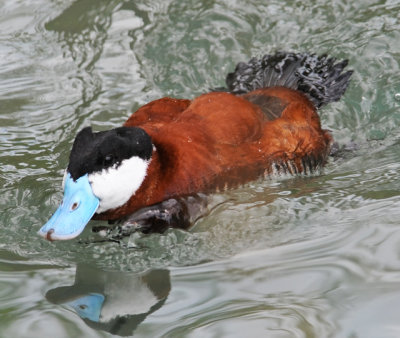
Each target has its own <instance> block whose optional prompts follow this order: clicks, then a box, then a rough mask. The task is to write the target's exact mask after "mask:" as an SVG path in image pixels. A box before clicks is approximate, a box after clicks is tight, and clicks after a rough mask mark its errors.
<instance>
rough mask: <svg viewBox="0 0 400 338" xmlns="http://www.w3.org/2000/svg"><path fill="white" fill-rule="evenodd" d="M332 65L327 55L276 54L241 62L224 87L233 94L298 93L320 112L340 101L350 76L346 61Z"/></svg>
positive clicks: (350, 71)
mask: <svg viewBox="0 0 400 338" xmlns="http://www.w3.org/2000/svg"><path fill="white" fill-rule="evenodd" d="M335 62H336V58H329V57H328V56H327V55H321V56H317V55H316V54H306V53H286V52H277V53H276V54H274V55H264V56H263V57H261V58H252V59H250V60H249V62H247V63H245V62H240V63H239V64H238V65H237V66H236V68H235V71H234V72H232V73H229V74H228V76H227V77H226V84H227V86H228V90H229V91H230V92H231V93H233V94H245V93H248V92H250V91H252V90H256V89H261V88H267V87H277V86H282V87H287V88H290V89H295V90H299V91H301V92H303V93H304V94H305V95H306V96H307V97H308V98H309V99H310V100H311V101H312V102H313V103H314V105H315V107H317V108H320V107H322V106H323V105H326V104H328V103H329V102H334V101H338V100H339V99H340V97H341V96H342V95H343V94H344V92H345V91H346V89H347V86H348V85H349V82H350V76H351V74H352V73H353V71H352V70H349V71H346V72H343V70H344V68H345V67H346V66H347V64H348V60H343V61H339V62H337V63H335Z"/></svg>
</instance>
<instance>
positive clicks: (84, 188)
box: [39, 52, 353, 241]
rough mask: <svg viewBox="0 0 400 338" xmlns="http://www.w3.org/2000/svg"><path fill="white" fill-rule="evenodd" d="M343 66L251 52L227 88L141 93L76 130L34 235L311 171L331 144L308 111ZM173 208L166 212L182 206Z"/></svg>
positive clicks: (326, 97) (337, 83) (327, 98)
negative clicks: (113, 117) (119, 117)
mask: <svg viewBox="0 0 400 338" xmlns="http://www.w3.org/2000/svg"><path fill="white" fill-rule="evenodd" d="M347 65H348V60H341V61H337V59H336V58H334V57H329V56H328V55H326V54H324V55H317V54H309V53H296V52H276V53H274V54H266V55H264V56H262V57H253V58H251V59H250V60H249V61H248V62H239V63H238V64H237V66H236V68H235V69H234V71H233V72H231V73H229V74H228V75H227V77H226V85H227V87H224V88H216V89H212V90H210V91H209V92H207V93H204V94H202V95H200V96H198V97H196V98H194V99H180V98H171V97H164V98H160V99H157V100H154V101H151V102H149V103H147V104H145V105H144V106H142V107H140V108H139V109H138V110H137V111H136V112H134V113H133V114H132V115H131V116H130V117H129V118H128V120H127V121H126V122H125V123H124V124H123V126H121V127H117V128H114V129H111V130H107V131H99V132H93V130H92V128H91V127H86V128H83V129H82V130H81V131H79V132H78V134H77V135H76V138H75V140H74V142H73V146H72V149H71V152H70V156H69V164H68V167H67V169H66V171H65V174H64V179H63V184H62V187H63V190H64V196H63V200H62V202H61V204H60V206H59V208H58V209H57V210H56V212H55V213H54V215H53V216H52V217H51V218H50V220H49V221H48V222H47V223H46V224H45V225H44V226H42V227H41V228H40V230H39V235H40V236H42V237H44V238H45V239H47V240H50V241H53V240H67V239H72V238H75V237H77V236H79V235H80V234H81V233H82V231H83V230H84V228H85V227H86V225H87V223H88V222H89V221H90V220H91V219H96V220H107V221H109V222H113V221H118V220H121V219H123V218H125V217H129V215H132V214H135V213H137V212H140V210H147V213H149V212H148V210H150V211H151V212H150V214H151V217H150V218H149V219H151V222H152V223H154V224H155V223H157V222H156V221H157V220H160V219H161V218H163V217H164V218H165V214H166V211H165V208H166V206H168V205H169V204H168V203H166V201H171V200H175V201H176V200H179V199H180V198H183V197H190V196H196V194H212V193H215V192H217V191H221V190H226V189H234V188H236V187H238V186H241V185H243V184H246V183H248V182H251V181H254V180H256V179H258V178H260V177H261V178H263V177H270V176H273V175H279V174H282V173H285V174H289V175H294V176H295V175H308V174H311V173H313V172H317V171H318V170H320V169H321V168H322V167H323V166H324V165H325V164H326V163H327V159H328V155H329V152H330V148H331V145H332V142H333V138H332V136H331V134H330V132H329V131H327V130H324V129H322V126H321V121H320V117H319V115H318V110H319V109H320V108H321V107H323V106H325V105H327V104H328V103H330V102H335V101H338V100H339V99H340V98H341V97H342V96H343V94H344V93H345V91H346V89H347V87H348V84H349V82H350V77H351V75H352V73H353V71H352V70H346V71H345V68H346V66H347ZM174 206H175V204H174V203H173V207H172V209H173V211H171V213H172V214H174V212H175V214H174V215H175V216H176V214H178V213H182V210H183V209H185V210H186V209H188V208H187V205H186V206H183V207H180V208H174ZM149 208H150V209H149ZM174 210H175V211H174ZM176 210H178V211H176ZM183 211H184V210H183ZM168 212H169V211H168V210H167V213H168ZM171 213H170V214H171ZM157 215H164V216H157ZM171 217H172V216H171ZM171 217H170V218H169V219H171ZM172 218H173V217H172ZM175 219H178V220H179V217H175ZM151 222H150V223H151ZM186 223H187V222H183V223H182V224H184V225H181V227H183V226H185V227H187V224H186ZM167 225H168V224H167ZM152 226H153V225H152V224H149V225H147V229H151V228H152ZM176 226H177V227H179V226H180V225H179V222H177V225H176ZM154 227H155V228H156V225H154Z"/></svg>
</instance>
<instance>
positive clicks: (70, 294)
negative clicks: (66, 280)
mask: <svg viewBox="0 0 400 338" xmlns="http://www.w3.org/2000/svg"><path fill="white" fill-rule="evenodd" d="M170 290H171V282H170V276H169V271H168V270H151V271H148V272H146V273H143V274H129V273H123V272H104V271H102V270H100V269H97V268H93V267H90V266H87V265H82V264H81V265H78V266H77V269H76V276H75V283H74V285H71V286H62V287H58V288H55V289H52V290H49V291H48V292H47V294H46V298H47V299H48V300H49V301H50V302H52V303H55V304H63V305H66V306H67V307H69V308H72V309H73V310H74V311H75V312H76V313H77V314H78V315H79V316H80V317H81V318H82V319H83V320H84V321H85V322H86V324H87V325H89V326H91V327H93V328H95V329H101V330H104V331H108V332H110V333H113V334H118V335H121V336H126V335H131V334H132V333H133V331H134V330H135V328H136V327H137V326H138V325H139V324H140V323H141V322H142V321H144V320H145V318H146V317H147V316H148V315H150V314H151V313H153V312H154V311H156V310H158V309H159V308H160V307H161V306H162V305H163V304H164V302H165V300H166V299H167V296H168V294H169V292H170Z"/></svg>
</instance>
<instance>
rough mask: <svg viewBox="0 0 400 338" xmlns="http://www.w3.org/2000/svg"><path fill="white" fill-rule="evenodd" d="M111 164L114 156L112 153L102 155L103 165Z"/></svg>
mask: <svg viewBox="0 0 400 338" xmlns="http://www.w3.org/2000/svg"><path fill="white" fill-rule="evenodd" d="M112 164H114V156H113V155H111V154H110V155H106V156H105V157H104V160H103V165H104V166H105V167H109V166H111V165H112Z"/></svg>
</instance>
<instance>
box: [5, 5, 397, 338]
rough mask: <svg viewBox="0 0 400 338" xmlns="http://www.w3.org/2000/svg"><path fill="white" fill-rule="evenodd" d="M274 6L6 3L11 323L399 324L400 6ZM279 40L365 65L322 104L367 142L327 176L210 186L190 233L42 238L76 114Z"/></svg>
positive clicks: (156, 328) (91, 333)
mask: <svg viewBox="0 0 400 338" xmlns="http://www.w3.org/2000/svg"><path fill="white" fill-rule="evenodd" d="M265 3H266V2H265V1H261V0H259V1H251V2H250V3H249V2H245V1H228V0H219V1H211V0H210V1H158V2H157V1H145V0H143V1H122V0H111V1H105V0H104V1H101V0H78V1H58V0H53V1H44V0H35V1H34V0H30V1H23V2H22V1H11V0H2V1H1V2H0V107H1V113H0V139H1V142H0V163H1V166H0V186H1V188H0V189H1V190H0V207H1V210H2V212H1V214H0V227H1V228H0V230H1V231H0V314H1V315H0V336H1V337H28V336H29V337H50V336H51V337H77V336H84V337H108V336H110V335H111V333H113V334H115V335H117V336H118V335H119V336H124V335H125V336H126V335H133V334H134V335H136V336H138V337H141V336H149V337H157V336H166V337H180V336H189V337H243V336H249V335H250V336H254V337H256V336H264V337H352V338H353V337H398V336H400V325H399V322H400V315H399V311H398V307H399V305H400V291H399V290H400V251H399V245H400V230H399V226H398V222H399V221H398V220H399V219H400V194H399V189H400V180H399V179H398V174H399V172H400V164H399V163H400V142H399V140H398V138H399V133H398V128H399V124H400V101H399V96H400V70H399V60H400V52H399V50H400V23H399V19H400V15H399V13H400V4H398V2H397V1H372V0H369V1H363V2H347V1H326V0H319V1H313V4H308V3H306V2H304V1H289V0H284V1H281V0H280V1H277V0H272V1H268V4H265ZM275 50H289V51H301V52H302V51H309V52H317V53H328V54H330V55H332V56H336V57H337V58H348V59H349V62H350V67H349V68H351V69H353V70H354V74H353V77H352V82H351V85H350V87H349V89H348V91H347V93H346V95H345V97H344V98H343V99H342V100H341V101H340V102H338V103H335V104H331V105H329V106H328V107H326V108H324V109H323V110H322V112H321V116H322V123H323V125H324V127H325V128H326V129H329V130H331V131H332V134H333V136H334V138H335V139H336V140H337V141H338V142H339V144H340V145H346V144H350V143H351V142H354V143H355V144H356V145H357V146H356V147H353V149H352V150H349V151H345V152H344V153H343V154H342V157H341V158H340V159H338V160H336V161H334V160H331V161H330V163H329V164H328V166H327V168H326V169H325V171H324V173H323V174H322V175H318V176H313V177H298V178H292V179H290V178H289V179H288V178H281V179H275V180H266V181H263V182H254V183H252V184H250V185H248V186H246V187H243V188H241V189H238V190H235V191H231V192H228V193H225V194H218V195H215V196H214V200H215V203H214V205H215V207H214V208H213V209H212V211H211V212H210V214H209V215H208V216H207V217H206V218H204V219H202V220H200V221H199V222H198V223H197V224H196V225H195V227H194V228H193V229H192V230H191V231H190V232H185V231H179V230H169V231H167V233H165V234H163V235H151V236H139V235H134V236H131V238H127V239H125V240H124V241H122V242H121V243H114V242H101V241H99V238H98V237H96V235H95V234H93V233H92V232H91V230H90V227H88V229H87V230H85V232H84V233H83V235H82V236H80V238H79V239H76V240H73V241H69V242H66V243H49V242H46V241H43V240H42V239H41V238H39V237H38V236H37V234H36V232H37V230H38V229H39V227H40V226H41V225H42V224H44V223H45V222H46V221H47V219H48V218H49V216H50V215H51V213H52V212H53V211H54V210H55V208H56V206H57V204H58V202H59V200H60V198H61V194H62V192H61V180H62V174H63V170H64V168H65V167H66V165H67V161H68V152H69V149H70V147H71V144H72V142H73V139H74V137H75V134H76V133H77V132H78V131H79V130H80V129H81V128H82V127H84V126H88V125H92V126H93V128H94V129H95V130H105V129H108V128H111V127H116V126H119V125H121V124H122V123H123V122H124V121H125V120H126V119H127V117H128V116H129V115H130V112H131V111H132V110H134V109H136V108H138V107H139V106H140V105H142V104H144V103H146V102H149V101H150V100H152V99H156V98H159V97H161V96H175V97H182V98H183V97H184V98H193V97H195V96H196V95H198V94H200V93H203V92H205V91H207V90H208V89H209V88H212V87H218V86H222V85H223V84H224V77H225V75H226V73H227V72H229V71H231V70H232V69H233V67H234V65H235V63H237V62H238V61H242V60H247V59H249V58H250V57H251V56H253V55H262V54H263V53H265V52H274V51H275ZM99 224H101V223H96V222H92V223H91V225H99ZM110 332H111V333H110Z"/></svg>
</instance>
